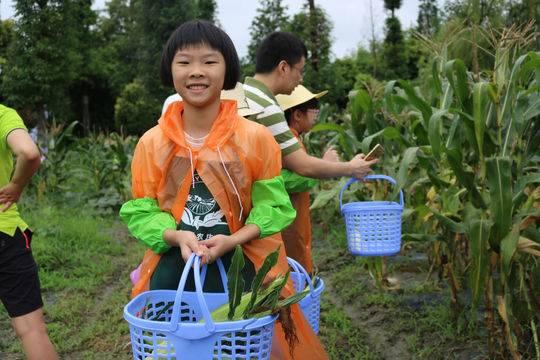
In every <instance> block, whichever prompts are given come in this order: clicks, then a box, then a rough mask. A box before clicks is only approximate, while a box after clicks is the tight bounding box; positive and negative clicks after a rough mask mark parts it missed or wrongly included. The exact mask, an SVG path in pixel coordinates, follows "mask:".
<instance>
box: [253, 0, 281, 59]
mask: <svg viewBox="0 0 540 360" xmlns="http://www.w3.org/2000/svg"><path fill="white" fill-rule="evenodd" d="M286 11H287V6H286V5H283V3H282V1H281V0H259V7H258V8H257V16H255V17H254V18H253V21H252V22H251V26H250V27H249V29H250V30H249V34H250V36H251V40H250V42H249V45H248V53H247V59H245V60H244V63H247V64H255V55H256V53H257V48H258V47H259V44H260V43H261V42H262V40H263V39H264V38H265V37H266V36H267V35H269V34H271V33H272V32H274V31H279V30H285V29H287V27H288V24H289V17H288V16H287V14H286Z"/></svg>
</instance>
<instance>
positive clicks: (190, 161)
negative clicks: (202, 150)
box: [187, 146, 195, 189]
mask: <svg viewBox="0 0 540 360" xmlns="http://www.w3.org/2000/svg"><path fill="white" fill-rule="evenodd" d="M187 148H188V150H189V163H190V165H191V184H192V185H193V188H194V189H195V169H194V168H193V153H192V152H191V148H190V147H189V146H188V147H187Z"/></svg>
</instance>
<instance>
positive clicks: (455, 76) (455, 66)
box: [445, 59, 472, 113]
mask: <svg viewBox="0 0 540 360" xmlns="http://www.w3.org/2000/svg"><path fill="white" fill-rule="evenodd" d="M445 72H446V78H447V79H448V82H449V83H450V86H451V87H452V90H454V93H455V94H456V95H457V98H458V100H459V102H460V104H461V108H462V110H463V111H464V112H466V113H472V111H471V104H470V96H469V84H468V82H467V68H466V67H465V64H464V63H463V61H461V60H459V59H455V60H451V61H448V62H447V63H446V65H445Z"/></svg>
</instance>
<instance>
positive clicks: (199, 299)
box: [124, 255, 277, 360]
mask: <svg viewBox="0 0 540 360" xmlns="http://www.w3.org/2000/svg"><path fill="white" fill-rule="evenodd" d="M218 267H219V271H220V274H221V280H222V283H223V288H224V289H227V275H226V273H225V269H224V267H223V264H222V263H221V261H220V260H218ZM192 269H193V271H194V279H195V292H188V291H184V287H185V283H186V280H187V277H188V274H189V272H190V271H191V270H192ZM200 272H201V270H200V258H199V257H197V256H195V255H192V256H191V257H190V258H189V260H188V261H187V263H186V265H185V267H184V271H183V272H182V276H181V278H180V284H179V285H178V290H176V291H175V290H151V291H147V292H144V293H142V294H140V295H138V296H137V297H135V298H134V299H132V300H131V301H130V302H129V303H128V304H127V305H126V306H125V307H124V318H125V319H126V320H127V322H128V323H129V331H130V335H131V347H132V350H133V358H134V359H142V360H146V359H167V360H168V359H182V360H199V359H204V360H206V359H268V358H269V357H270V352H271V351H272V336H273V332H274V324H275V320H276V318H277V316H276V315H271V316H265V317H262V318H259V319H247V320H240V321H226V322H214V321H213V320H212V317H211V316H210V311H212V310H214V309H216V308H217V307H219V306H220V305H222V304H224V303H226V302H228V294H227V293H203V292H202V285H201V273H200ZM205 273H206V268H205V267H203V279H204V275H205ZM201 319H202V320H204V321H203V322H198V321H199V320H201Z"/></svg>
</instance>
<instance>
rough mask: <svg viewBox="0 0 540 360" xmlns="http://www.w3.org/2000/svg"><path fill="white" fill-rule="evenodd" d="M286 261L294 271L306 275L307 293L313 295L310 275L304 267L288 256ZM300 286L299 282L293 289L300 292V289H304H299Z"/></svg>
mask: <svg viewBox="0 0 540 360" xmlns="http://www.w3.org/2000/svg"><path fill="white" fill-rule="evenodd" d="M287 262H288V263H289V266H290V267H292V269H293V271H294V272H297V273H300V274H302V275H304V276H305V277H306V281H307V283H308V286H309V294H310V296H311V297H313V296H315V288H314V287H313V283H312V281H311V277H310V276H309V274H308V273H307V271H306V269H304V267H303V266H302V265H300V263H299V262H298V261H296V260H294V259H293V258H290V257H288V258H287ZM300 286H301V285H300V284H297V286H296V287H297V288H296V289H295V290H296V292H301V291H302V290H304V289H301V288H300Z"/></svg>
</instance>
